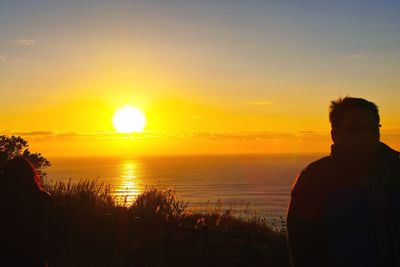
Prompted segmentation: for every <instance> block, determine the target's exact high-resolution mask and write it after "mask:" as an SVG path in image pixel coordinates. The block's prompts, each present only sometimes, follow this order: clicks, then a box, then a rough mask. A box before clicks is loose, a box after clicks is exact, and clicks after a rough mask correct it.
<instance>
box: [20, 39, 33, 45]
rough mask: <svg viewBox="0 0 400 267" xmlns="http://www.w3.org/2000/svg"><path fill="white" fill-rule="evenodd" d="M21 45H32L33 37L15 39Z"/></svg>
mask: <svg viewBox="0 0 400 267" xmlns="http://www.w3.org/2000/svg"><path fill="white" fill-rule="evenodd" d="M16 43H17V44H19V45H21V46H33V45H34V44H35V43H36V40H34V39H20V40H17V41H16Z"/></svg>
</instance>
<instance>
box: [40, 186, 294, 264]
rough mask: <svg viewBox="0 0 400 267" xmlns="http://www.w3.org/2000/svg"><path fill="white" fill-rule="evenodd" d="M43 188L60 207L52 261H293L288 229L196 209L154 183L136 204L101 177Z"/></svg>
mask: <svg viewBox="0 0 400 267" xmlns="http://www.w3.org/2000/svg"><path fill="white" fill-rule="evenodd" d="M45 188H46V190H48V191H49V192H50V193H51V195H52V196H53V199H54V204H55V207H56V208H55V211H54V223H53V230H52V232H53V233H54V234H53V235H52V243H54V249H53V252H52V253H51V254H52V256H51V258H50V261H49V266H290V263H289V255H288V250H287V246H286V241H285V239H286V238H285V235H286V231H285V229H281V230H279V231H276V230H275V231H274V230H272V229H271V228H270V227H269V226H267V224H266V223H265V220H264V219H261V218H258V217H255V216H250V217H243V216H242V217H237V216H233V215H232V213H231V210H229V209H226V210H219V211H218V212H216V211H214V212H207V213H196V212H190V211H189V210H188V209H187V203H184V202H182V201H179V200H178V199H177V198H176V194H175V192H174V191H173V190H169V189H162V188H155V187H152V188H147V189H146V190H145V192H144V193H142V194H141V195H139V197H138V198H137V199H136V200H135V202H134V203H133V204H132V205H130V206H124V205H118V204H117V203H116V201H115V199H114V198H113V197H112V195H111V190H110V187H109V186H104V185H102V184H99V183H96V182H90V181H82V182H80V183H78V184H71V183H48V184H46V185H45Z"/></svg>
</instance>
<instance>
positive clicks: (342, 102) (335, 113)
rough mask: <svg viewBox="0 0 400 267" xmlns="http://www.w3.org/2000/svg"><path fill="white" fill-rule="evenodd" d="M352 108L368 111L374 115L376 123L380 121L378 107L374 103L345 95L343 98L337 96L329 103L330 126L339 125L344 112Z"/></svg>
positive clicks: (335, 126) (344, 114)
mask: <svg viewBox="0 0 400 267" xmlns="http://www.w3.org/2000/svg"><path fill="white" fill-rule="evenodd" d="M354 109H361V110H365V111H370V112H371V113H372V114H373V115H374V116H375V119H376V121H377V123H379V122H380V117H379V109H378V106H377V105H375V103H372V102H370V101H367V100H365V99H363V98H355V97H348V96H346V97H344V98H338V99H336V100H333V101H331V105H330V106H329V121H330V123H331V126H332V128H337V127H340V124H341V122H342V121H343V118H344V117H345V116H346V113H347V112H349V111H350V110H354Z"/></svg>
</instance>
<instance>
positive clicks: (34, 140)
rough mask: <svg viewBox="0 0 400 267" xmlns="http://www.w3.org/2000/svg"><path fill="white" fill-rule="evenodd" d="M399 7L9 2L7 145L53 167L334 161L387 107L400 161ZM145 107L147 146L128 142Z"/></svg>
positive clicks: (4, 45)
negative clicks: (342, 101) (195, 157)
mask: <svg viewBox="0 0 400 267" xmlns="http://www.w3.org/2000/svg"><path fill="white" fill-rule="evenodd" d="M399 14H400V2H399V1H368V0H366V1H362V0H359V1H352V0H346V1H341V0H339V1H316V0H313V1H312V0H309V1H286V0H280V1H267V0H265V1H261V0H248V1H235V0H213V1H209V0H198V1H191V0H169V1H167V0H164V1H163V0H158V1H151V0H146V1H144V0H143V1H135V0H130V1H128V0H124V1H123V0H114V1H109V0H108V1H105V0H84V1H81V0H80V1H54V0H47V1H42V0H38V1H6V0H0V99H1V104H0V131H1V134H7V135H11V134H15V135H22V136H23V137H24V138H26V139H27V140H29V141H30V144H31V147H32V150H34V151H39V152H42V153H43V154H44V155H47V156H49V157H55V156H104V155H139V156H140V155H178V154H179V155H180V154H226V153H227V154H233V153H302V152H305V153H308V152H328V151H329V145H330V137H329V129H330V126H329V122H328V106H329V103H330V101H331V100H333V99H335V98H337V97H339V96H346V95H350V96H354V97H364V98H366V99H369V100H371V101H374V102H375V103H376V104H377V105H378V106H379V107H380V112H381V118H382V123H381V124H382V140H383V141H385V142H387V143H388V144H389V145H391V146H393V147H394V148H396V149H400V105H399V102H400V101H399V100H400V16H399ZM125 105H132V106H134V107H137V108H140V109H141V110H142V111H143V112H144V113H145V114H146V116H147V126H146V128H145V130H144V132H142V133H133V134H121V133H117V132H116V131H115V129H114V128H113V125H112V116H113V113H114V112H115V111H116V110H117V109H118V108H120V107H122V106H125Z"/></svg>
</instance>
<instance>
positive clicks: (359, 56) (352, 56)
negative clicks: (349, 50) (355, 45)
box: [346, 53, 371, 59]
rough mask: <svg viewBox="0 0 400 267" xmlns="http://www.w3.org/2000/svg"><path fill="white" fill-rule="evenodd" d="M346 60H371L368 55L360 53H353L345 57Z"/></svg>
mask: <svg viewBox="0 0 400 267" xmlns="http://www.w3.org/2000/svg"><path fill="white" fill-rule="evenodd" d="M346 57H347V58H350V59H368V58H371V56H370V55H367V54H362V53H354V54H350V55H347V56H346Z"/></svg>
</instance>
